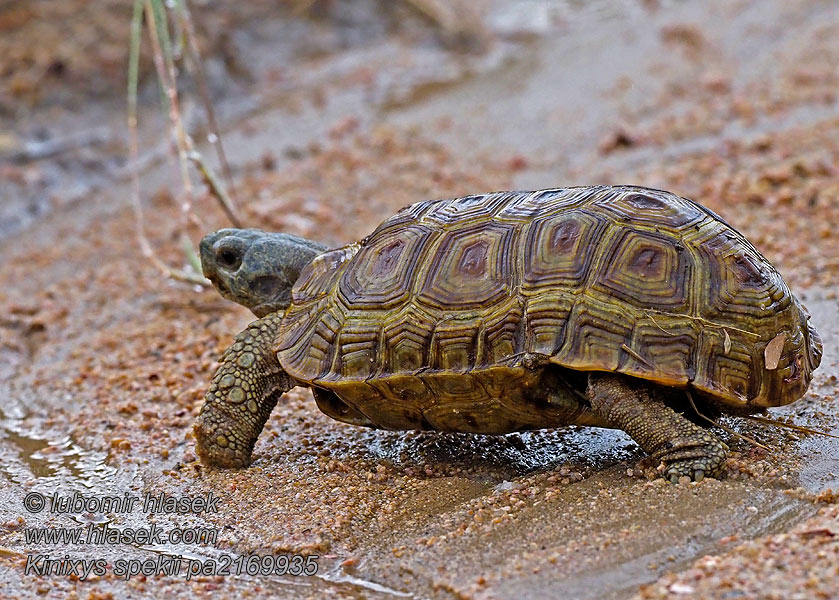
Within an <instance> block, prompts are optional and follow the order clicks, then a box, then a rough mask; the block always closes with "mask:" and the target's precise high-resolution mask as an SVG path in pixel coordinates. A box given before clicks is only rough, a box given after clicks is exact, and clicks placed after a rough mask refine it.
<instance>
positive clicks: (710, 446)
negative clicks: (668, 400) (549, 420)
mask: <svg viewBox="0 0 839 600" xmlns="http://www.w3.org/2000/svg"><path fill="white" fill-rule="evenodd" d="M587 395H588V398H589V401H590V402H591V407H592V409H594V412H596V413H597V414H599V415H600V416H601V417H603V418H604V419H605V420H606V421H607V422H608V423H609V424H610V425H611V426H612V427H615V428H617V429H622V430H623V431H625V432H626V433H628V434H629V436H630V437H631V438H632V439H633V440H635V441H636V442H637V443H638V445H639V446H641V448H643V449H644V451H645V452H647V453H648V454H650V455H651V456H652V457H653V458H657V459H659V460H661V462H662V463H664V465H665V469H664V476H665V477H667V478H668V479H670V481H673V482H676V481H678V479H679V477H681V476H683V475H686V476H688V477H690V478H691V479H693V480H695V481H700V480H702V478H703V477H705V475H708V476H711V477H715V476H717V475H719V474H721V473H722V472H723V471H724V470H725V459H726V453H727V451H728V447H727V446H726V445H725V444H723V443H722V442H721V441H720V440H718V439H717V438H716V437H714V436H713V435H712V434H711V433H710V432H708V431H706V430H705V429H703V428H701V427H699V426H698V425H696V424H695V423H691V422H690V421H688V420H687V419H686V418H685V417H684V416H682V415H681V414H679V413H677V412H675V411H674V410H673V409H672V408H670V407H669V406H667V405H666V404H665V403H664V402H663V401H662V399H661V396H660V394H659V393H658V392H657V390H656V389H655V387H654V386H652V385H649V384H647V383H645V382H643V381H640V380H633V379H631V378H629V377H624V376H621V375H616V374H613V373H591V374H590V375H589V381H588V392H587Z"/></svg>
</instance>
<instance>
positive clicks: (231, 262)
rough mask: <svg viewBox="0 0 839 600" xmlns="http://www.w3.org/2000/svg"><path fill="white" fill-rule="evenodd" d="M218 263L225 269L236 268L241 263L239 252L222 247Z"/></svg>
mask: <svg viewBox="0 0 839 600" xmlns="http://www.w3.org/2000/svg"><path fill="white" fill-rule="evenodd" d="M217 258H218V262H219V265H221V266H222V267H224V268H226V269H237V268H238V267H239V265H240V264H242V257H241V256H240V254H239V253H238V252H236V251H234V250H232V249H230V248H224V249H222V250H221V251H220V252H219V253H218V255H217Z"/></svg>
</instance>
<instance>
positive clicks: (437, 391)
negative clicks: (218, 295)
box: [276, 186, 821, 433]
mask: <svg viewBox="0 0 839 600" xmlns="http://www.w3.org/2000/svg"><path fill="white" fill-rule="evenodd" d="M292 298H293V300H292V305H291V306H290V307H289V309H288V311H287V313H286V316H285V318H284V321H283V325H282V328H281V331H280V334H279V336H278V341H277V345H276V351H277V356H278V358H279V360H280V363H281V364H282V366H283V368H284V369H285V370H286V371H287V372H288V374H289V375H291V376H292V377H293V378H295V379H296V380H298V381H299V382H301V383H304V384H307V385H310V386H312V387H313V388H314V392H315V397H316V399H317V400H318V404H319V406H320V408H321V409H322V410H324V412H327V414H329V415H330V416H333V417H334V418H337V419H339V420H342V421H346V422H350V423H356V424H364V425H371V426H379V427H385V428H390V429H417V428H420V429H422V428H425V429H438V430H449V431H473V432H483V433H505V432H508V431H516V430H522V429H533V428H541V427H554V426H557V425H559V424H564V423H579V424H595V425H596V424H599V423H598V421H597V418H596V417H595V416H594V415H593V414H592V413H591V411H590V410H588V409H587V407H586V406H585V402H584V401H582V400H580V398H581V394H579V393H575V392H574V388H576V389H577V390H578V391H579V390H584V381H585V379H584V378H582V379H581V378H580V375H583V376H584V373H585V372H587V371H615V372H619V373H624V374H626V375H631V376H633V377H637V378H641V379H645V380H648V381H650V382H653V383H655V384H659V385H662V386H671V387H675V388H681V389H691V390H695V391H696V392H697V393H698V395H699V396H700V397H703V398H704V399H705V400H707V401H710V402H712V403H713V404H715V405H716V406H718V407H721V408H722V409H723V410H731V411H748V410H759V409H760V408H762V407H767V406H779V405H783V404H787V403H789V402H792V401H794V400H796V399H797V398H799V397H800V396H801V395H803V393H804V392H805V391H806V389H807V386H808V384H809V382H810V379H811V373H812V370H813V369H815V367H816V366H818V363H819V360H820V357H821V345H820V342H819V339H818V336H817V334H816V333H815V331H814V330H813V329H812V328H810V327H809V325H808V315H807V312H806V310H805V309H804V308H803V307H802V305H801V304H800V303H799V301H798V300H797V299H796V298H795V296H793V295H792V293H791V292H790V290H789V289H788V287H787V286H786V284H785V283H784V281H783V279H782V278H781V276H780V274H779V273H778V271H777V270H776V269H775V268H774V267H773V266H772V265H771V264H770V263H769V262H768V261H767V260H766V258H764V257H763V256H762V255H761V254H760V253H759V252H758V251H757V250H756V249H755V248H754V247H753V246H752V245H751V244H750V243H749V242H748V241H747V240H746V239H745V238H744V237H743V235H741V234H740V233H739V232H737V231H736V230H734V229H733V228H732V227H730V226H729V225H728V224H726V223H725V222H724V221H723V220H722V219H721V218H720V217H718V216H717V215H715V214H714V213H713V212H711V211H709V210H708V209H706V208H704V207H702V206H700V205H699V204H697V203H695V202H693V201H691V200H688V199H685V198H680V197H678V196H676V195H673V194H671V193H668V192H664V191H659V190H652V189H646V188H639V187H629V186H622V187H605V186H601V187H577V188H573V187H572V188H563V189H551V190H541V191H536V192H499V193H493V194H485V195H476V196H467V197H464V198H456V199H451V200H438V201H429V202H420V203H417V204H413V205H411V206H408V207H406V208H404V209H402V210H401V211H399V212H398V213H396V214H395V215H394V216H392V217H390V218H389V219H387V220H385V221H384V222H383V223H382V224H381V225H380V226H379V227H378V228H377V229H376V230H375V231H374V232H373V233H372V234H371V235H369V236H368V237H367V238H365V239H364V240H362V241H361V242H357V243H353V244H350V245H348V246H345V247H343V248H338V249H336V250H332V251H329V252H327V253H325V254H323V255H321V256H319V257H317V258H316V259H315V260H314V261H313V262H312V263H311V264H310V265H309V266H308V267H307V268H305V269H304V271H303V272H302V273H301V275H300V278H299V280H298V281H297V282H296V284H295V286H294V289H293V292H292ZM551 366H554V367H557V368H553V370H551V368H547V367H551ZM546 390H547V391H546ZM549 392H550V393H549Z"/></svg>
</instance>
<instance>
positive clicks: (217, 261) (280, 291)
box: [200, 229, 326, 317]
mask: <svg viewBox="0 0 839 600" xmlns="http://www.w3.org/2000/svg"><path fill="white" fill-rule="evenodd" d="M325 250H326V246H322V245H321V244H318V243H316V242H312V241H310V240H307V239H304V238H301V237H297V236H296V235H289V234H287V233H269V232H266V231H260V230H259V229H220V230H218V231H216V232H214V233H210V234H208V235H206V236H204V239H202V240H201V244H200V252H201V267H202V270H203V271H204V276H205V277H206V278H207V279H209V280H210V281H212V282H213V285H214V286H216V289H217V290H218V291H219V292H220V293H221V295H222V296H224V297H225V298H227V299H228V300H232V301H233V302H237V303H239V304H241V305H243V306H247V307H248V308H249V309H251V311H253V313H254V314H255V315H256V316H257V317H264V316H265V315H268V314H271V313H273V312H277V311H280V310H285V309H286V308H288V306H289V305H290V304H291V288H292V286H293V285H294V282H295V281H297V278H298V277H299V276H300V271H301V270H303V267H305V266H306V265H307V264H309V263H310V262H312V259H314V258H315V257H316V256H317V255H318V254H321V253H323V252H324V251H325Z"/></svg>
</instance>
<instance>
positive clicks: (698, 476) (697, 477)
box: [693, 469, 705, 483]
mask: <svg viewBox="0 0 839 600" xmlns="http://www.w3.org/2000/svg"><path fill="white" fill-rule="evenodd" d="M703 479H705V471H703V470H702V469H696V471H694V472H693V480H694V481H695V482H696V483H699V482H700V481H702V480H703Z"/></svg>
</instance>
